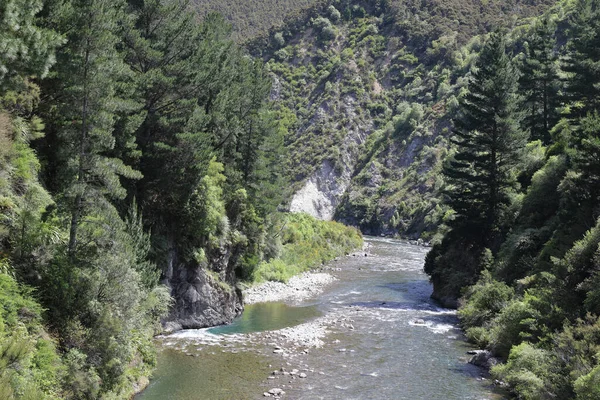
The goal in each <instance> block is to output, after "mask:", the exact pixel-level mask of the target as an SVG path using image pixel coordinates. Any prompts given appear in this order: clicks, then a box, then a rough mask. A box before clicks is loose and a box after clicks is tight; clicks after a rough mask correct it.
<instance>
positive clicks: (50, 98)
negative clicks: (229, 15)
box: [0, 0, 362, 399]
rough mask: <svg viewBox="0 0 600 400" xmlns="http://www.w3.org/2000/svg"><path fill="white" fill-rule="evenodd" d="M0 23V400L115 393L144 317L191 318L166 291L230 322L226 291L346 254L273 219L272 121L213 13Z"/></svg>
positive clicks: (133, 384)
mask: <svg viewBox="0 0 600 400" xmlns="http://www.w3.org/2000/svg"><path fill="white" fill-rule="evenodd" d="M0 20H1V21H2V24H1V25H0V48H1V49H2V51H1V54H0V398H2V399H13V398H19V399H21V398H22V399H44V398H48V399H54V398H73V399H95V398H103V399H110V398H127V397H129V396H130V395H131V394H132V393H133V392H134V390H136V388H137V387H139V385H140V384H141V383H142V382H143V381H144V380H145V379H146V377H147V376H148V375H149V372H150V371H151V370H152V368H153V367H154V365H155V362H156V360H155V350H154V346H153V343H152V342H151V339H152V336H153V335H155V334H156V333H158V332H160V330H161V329H162V328H161V324H160V322H161V321H162V322H165V321H169V320H175V321H179V320H181V319H182V317H181V313H182V311H181V309H180V308H181V307H183V306H189V307H191V308H193V306H196V307H199V306H198V305H197V304H196V303H197V302H196V303H194V302H192V304H191V306H190V304H188V303H189V302H186V301H187V298H183V300H182V296H181V293H180V292H181V291H185V293H192V289H193V291H194V292H193V293H195V294H194V295H193V296H192V297H194V298H195V297H198V296H197V291H202V292H203V293H204V292H209V291H212V292H214V293H215V294H216V295H219V296H221V298H224V299H227V300H228V301H229V303H228V305H229V306H230V308H231V310H230V311H231V312H230V313H229V314H227V313H225V312H222V314H223V315H222V316H220V317H219V318H220V319H217V320H211V321H208V320H202V321H194V322H193V323H195V324H196V325H198V326H202V324H205V325H206V324H210V323H212V324H216V323H224V322H228V321H229V322H230V321H231V318H233V317H234V316H235V315H238V314H239V313H240V312H241V309H242V307H243V305H242V299H241V290H240V289H239V287H238V286H237V285H238V283H239V282H241V281H243V282H248V283H251V282H254V281H260V280H264V279H272V280H282V281H285V280H286V279H287V278H289V276H290V275H291V274H293V273H298V272H301V271H303V270H305V269H308V268H311V267H313V266H314V265H320V264H321V263H322V262H323V261H325V260H328V259H331V258H334V257H336V256H339V255H341V254H344V253H347V252H349V251H351V250H352V249H354V248H356V247H358V246H360V244H361V243H362V238H361V237H360V234H359V233H358V231H356V230H355V229H349V228H346V227H344V226H342V225H341V224H336V223H326V222H318V221H315V220H314V219H312V218H310V217H309V216H303V215H293V216H287V215H284V214H281V213H279V212H277V208H278V205H279V204H281V203H282V201H283V199H284V196H285V195H286V193H287V191H285V190H282V188H284V187H285V186H286V184H285V176H284V174H283V171H282V168H281V165H282V161H283V159H284V158H285V153H284V151H285V150H284V148H283V139H284V137H285V136H286V132H287V126H286V125H285V124H284V123H282V122H281V121H282V120H283V119H282V118H280V116H279V111H278V110H277V109H276V108H274V107H273V105H272V103H271V102H270V101H269V93H270V89H271V79H270V78H269V77H268V75H267V73H266V71H265V69H264V65H263V62H262V61H261V60H260V59H255V58H252V57H250V56H248V54H247V52H246V51H245V50H244V49H242V48H241V47H239V46H238V45H236V44H235V43H234V42H233V39H232V38H231V27H230V25H229V24H228V23H227V22H226V21H225V20H224V19H223V18H222V17H220V16H218V15H216V14H209V15H206V16H205V17H204V18H202V21H201V22H199V19H198V16H197V14H196V13H194V12H193V11H192V9H191V8H190V7H189V2H187V1H179V0H167V1H162V0H151V1H143V2H140V1H125V0H123V1H114V0H93V1H88V0H86V1H80V0H47V1H42V0H9V1H3V2H1V3H0ZM309 249H310V251H308V250H309ZM298 260H301V262H298ZM194 285H195V286H194ZM182 302H183V303H182ZM182 304H183V305H182ZM223 307H225V306H223ZM185 311H186V312H188V311H189V310H187V309H186V310H185ZM191 311H192V312H194V313H196V314H202V312H204V311H206V310H202V309H195V308H193V309H192V310H191ZM209 311H212V310H209ZM217 311H220V310H217ZM206 312H208V311H206ZM213 314H215V313H213ZM186 316H187V314H186ZM179 326H180V327H181V324H180V325H179Z"/></svg>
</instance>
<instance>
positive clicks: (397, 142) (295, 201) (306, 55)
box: [249, 1, 551, 238]
mask: <svg viewBox="0 0 600 400" xmlns="http://www.w3.org/2000/svg"><path fill="white" fill-rule="evenodd" d="M550 3H551V2H544V1H541V2H520V1H514V2H503V1H490V2H487V3H486V5H485V6H484V5H483V4H482V3H480V2H478V1H460V2H435V1H433V2H425V3H422V2H416V1H415V2H411V1H403V2H400V1H376V2H361V1H349V2H346V1H330V2H328V3H325V4H324V5H323V4H321V3H319V5H318V7H315V8H314V9H312V11H311V12H310V13H308V14H306V15H305V16H304V20H303V23H300V22H299V20H298V18H293V19H292V20H291V21H290V22H289V23H288V25H286V26H284V27H282V28H275V29H272V30H271V33H270V36H269V37H268V38H265V37H259V38H257V39H256V40H255V41H254V42H251V43H250V44H249V46H250V48H251V49H252V50H253V51H254V52H256V53H257V54H262V56H263V58H264V59H265V60H267V63H266V67H267V69H268V70H269V71H270V72H271V73H272V76H273V79H274V81H275V84H274V87H273V90H272V93H271V96H272V98H273V99H276V100H279V102H278V103H279V104H280V105H279V107H280V111H281V115H282V116H283V117H284V118H285V119H284V121H285V123H286V125H287V126H288V131H289V135H288V136H287V137H286V139H285V145H286V147H287V148H288V149H289V151H290V152H291V157H290V158H289V161H288V168H287V170H288V171H289V179H290V180H291V181H292V182H293V189H294V192H295V196H294V197H293V198H292V201H291V204H290V206H291V209H292V210H300V211H307V212H310V213H311V214H313V215H316V216H318V217H320V218H324V219H330V218H335V219H336V220H339V221H342V222H345V223H347V224H350V225H354V226H358V227H360V229H361V230H362V231H363V232H366V233H371V234H380V233H386V234H400V235H406V236H411V237H419V236H422V237H423V238H428V237H429V238H430V237H431V235H432V234H433V233H434V232H436V231H437V227H438V226H439V224H440V223H441V222H442V221H443V220H444V218H445V217H446V216H447V211H448V208H447V207H446V206H445V205H444V204H443V203H442V201H441V192H440V190H441V189H442V187H443V185H444V180H443V176H442V175H441V173H440V171H441V168H442V163H443V161H444V160H445V159H446V158H447V156H448V154H449V150H450V149H451V147H452V146H451V144H450V142H449V137H450V134H451V130H452V129H451V123H450V121H451V119H452V118H453V117H454V116H455V113H456V110H457V105H458V99H459V98H460V97H461V96H463V95H464V93H465V90H466V88H465V87H466V84H467V78H468V76H469V74H470V70H471V68H472V65H473V62H474V60H475V58H476V55H477V52H478V51H479V50H480V48H481V45H482V41H483V37H481V36H477V35H481V34H485V33H486V32H488V31H489V30H490V29H491V28H492V27H493V26H495V25H501V26H505V27H514V26H523V25H525V24H526V23H527V22H526V17H531V16H536V15H539V14H540V13H541V12H542V11H543V10H544V9H546V8H547V7H548V5H549V4H550Z"/></svg>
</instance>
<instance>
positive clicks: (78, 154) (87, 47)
mask: <svg viewBox="0 0 600 400" xmlns="http://www.w3.org/2000/svg"><path fill="white" fill-rule="evenodd" d="M63 7H64V8H63V9H62V10H61V13H59V14H57V15H59V16H60V19H59V20H58V21H57V25H58V26H59V29H61V30H63V31H65V32H67V39H68V42H67V45H66V46H65V47H64V48H63V49H61V51H60V52H59V54H58V57H59V60H60V63H59V65H58V67H57V74H56V77H55V79H56V81H55V82H56V83H57V85H56V86H54V87H53V88H52V89H54V90H56V92H54V93H52V96H54V97H55V98H56V99H57V100H58V103H59V110H60V111H59V113H60V115H59V118H60V120H59V121H55V122H54V123H55V129H57V134H58V137H59V138H60V139H61V144H62V149H61V150H62V154H63V157H64V161H65V163H66V165H65V167H66V168H65V171H64V172H63V173H64V178H63V179H65V182H64V184H65V187H64V190H65V198H67V199H69V200H68V205H67V207H68V209H69V210H70V214H71V218H70V220H71V221H70V228H69V246H68V248H69V253H70V254H74V253H75V251H76V250H77V243H78V240H77V239H78V235H77V233H78V228H79V226H80V224H81V223H82V219H83V218H85V217H86V215H89V214H90V213H93V212H95V211H98V210H105V211H107V212H110V210H111V209H113V205H112V204H111V202H110V200H111V199H122V198H124V197H125V195H126V192H125V189H124V188H123V187H122V186H121V183H120V176H124V177H127V178H131V179H136V178H140V177H141V176H140V174H139V173H138V172H136V171H134V170H133V169H132V168H131V167H129V166H127V165H125V164H124V163H123V161H122V160H121V159H118V158H114V157H109V156H108V154H109V153H110V152H111V151H112V150H113V149H114V146H115V137H114V130H115V121H116V114H117V112H119V111H121V110H122V105H123V99H120V98H119V97H118V96H117V87H118V86H119V82H121V81H123V80H124V79H125V78H126V77H127V74H128V68H127V66H126V65H125V64H124V63H123V60H122V56H121V55H120V54H119V52H118V51H117V48H116V46H117V43H118V40H119V38H118V36H117V35H116V33H117V31H118V24H117V22H118V18H119V14H120V13H121V12H123V8H124V4H122V3H121V2H114V1H109V0H93V1H83V0H81V1H73V2H72V3H66V4H65V5H64V6H63Z"/></svg>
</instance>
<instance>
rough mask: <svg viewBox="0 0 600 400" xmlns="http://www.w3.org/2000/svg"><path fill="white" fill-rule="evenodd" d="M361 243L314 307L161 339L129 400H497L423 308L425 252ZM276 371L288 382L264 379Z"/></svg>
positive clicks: (436, 311)
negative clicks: (152, 364)
mask: <svg viewBox="0 0 600 400" xmlns="http://www.w3.org/2000/svg"><path fill="white" fill-rule="evenodd" d="M367 242H368V243H369V245H370V247H369V256H368V257H363V256H361V257H346V258H343V259H342V260H340V261H338V262H336V263H333V264H332V265H331V267H332V271H331V274H332V275H334V276H335V277H336V278H337V280H336V281H335V282H334V283H332V284H330V285H329V286H327V287H326V289H325V290H324V291H323V293H322V294H321V295H318V296H316V297H315V298H312V299H308V300H304V301H301V302H296V303H291V304H286V303H263V304H256V305H252V306H248V307H247V309H246V311H245V312H244V315H243V316H242V317H241V318H239V319H238V320H236V321H235V322H234V324H232V325H230V326H226V327H218V328H212V329H201V330H188V331H182V332H179V333H177V334H174V335H171V336H167V337H163V338H160V339H159V340H158V346H159V363H158V369H157V371H156V373H155V375H154V377H153V378H152V380H151V384H150V386H149V387H148V389H146V390H145V391H144V392H143V393H142V394H141V395H138V396H137V397H136V399H138V400H154V399H174V400H192V399H194V400H196V399H259V398H264V397H263V393H264V392H266V391H268V390H270V389H272V388H280V389H282V390H284V391H285V393H286V394H285V395H284V396H283V398H288V399H411V400H418V399H427V400H430V399H440V400H450V399H457V400H458V399H460V400H466V399H477V400H479V399H499V398H501V396H500V395H499V394H495V393H493V391H492V388H491V385H490V382H489V380H488V379H484V378H483V377H482V374H483V371H481V370H480V369H479V368H477V367H475V366H472V365H470V364H468V363H466V361H467V359H468V356H467V355H466V351H467V350H468V349H469V348H470V347H469V346H468V345H467V344H466V343H465V341H464V338H463V336H462V333H461V332H460V330H459V329H458V328H457V318H456V314H455V312H454V311H452V310H447V309H443V308H440V307H438V306H437V305H436V304H435V303H434V302H432V301H431V300H430V298H429V296H430V294H431V286H430V284H429V282H428V279H427V276H426V275H425V274H424V273H423V262H424V258H425V255H426V253H427V250H428V249H426V248H423V247H418V246H413V245H410V244H408V243H406V242H402V241H397V240H391V239H379V238H368V239H367ZM282 368H283V369H284V370H285V371H288V372H289V371H292V374H291V375H288V372H286V373H285V375H283V374H281V373H279V374H277V375H272V373H273V371H275V370H278V371H279V370H280V369H282ZM294 370H297V371H294ZM300 373H302V374H303V376H302V377H299V374H300ZM304 375H306V376H304Z"/></svg>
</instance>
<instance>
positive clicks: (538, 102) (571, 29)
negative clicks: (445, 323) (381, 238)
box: [425, 0, 600, 399]
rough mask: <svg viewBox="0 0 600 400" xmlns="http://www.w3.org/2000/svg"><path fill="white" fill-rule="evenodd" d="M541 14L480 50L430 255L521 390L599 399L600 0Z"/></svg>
mask: <svg viewBox="0 0 600 400" xmlns="http://www.w3.org/2000/svg"><path fill="white" fill-rule="evenodd" d="M530 22H531V23H530V24H528V25H527V26H523V27H520V28H516V29H513V30H511V31H500V32H496V33H494V34H493V35H491V36H490V37H489V38H488V39H487V40H486V42H485V44H484V46H483V48H482V50H481V52H479V54H478V56H477V61H476V63H475V68H474V70H473V73H472V74H471V77H470V79H469V81H468V85H467V87H466V90H467V91H466V94H465V96H464V97H463V98H462V99H461V100H460V102H459V106H458V113H457V118H456V119H455V121H454V128H455V129H454V136H453V138H452V141H453V143H454V145H455V146H456V147H455V149H456V150H455V152H454V154H453V155H452V156H451V158H450V159H449V160H448V162H447V163H446V164H445V166H444V169H443V171H442V172H443V175H444V177H445V183H446V185H445V188H444V193H445V204H446V205H447V206H448V207H449V208H450V209H451V210H452V215H451V216H450V218H448V219H447V226H446V229H447V231H446V233H445V235H444V236H443V239H442V240H441V241H439V242H436V243H435V245H434V247H433V248H432V250H431V252H430V253H429V254H428V256H427V261H426V265H425V269H426V272H428V273H429V274H430V275H431V278H432V281H433V283H434V296H435V297H436V298H438V299H440V300H441V301H443V302H445V303H448V304H451V303H454V305H459V311H458V313H459V317H460V318H461V322H462V324H463V327H464V328H465V330H466V334H467V337H468V338H469V339H470V340H471V341H473V342H474V343H476V344H477V345H478V346H480V347H481V348H484V349H486V350H487V351H488V352H489V353H488V355H494V356H496V357H498V359H499V360H500V361H502V362H503V364H500V365H497V366H495V367H493V368H492V375H493V377H495V378H497V379H499V380H500V381H502V382H503V383H504V384H505V385H507V387H508V388H509V389H510V390H511V391H512V393H513V394H514V395H515V396H517V397H518V398H522V399H551V398H559V399H596V398H599V397H600V381H599V379H598V376H599V375H598V374H599V371H600V365H599V363H598V358H597V356H598V349H599V347H598V346H599V345H600V340H599V338H600V336H599V335H598V332H599V327H600V322H599V321H600V319H599V315H600V303H599V301H598V299H599V292H598V288H599V286H598V283H599V275H598V271H599V269H598V267H599V266H598V260H599V255H600V253H599V251H600V250H599V249H600V235H599V225H598V221H599V220H598V218H599V216H600V213H599V209H598V204H599V198H598V196H599V193H600V191H599V189H600V186H599V185H600V179H599V171H600V166H599V164H598V163H599V157H598V155H599V154H600V139H599V134H600V124H599V120H598V113H599V111H600V109H599V99H600V92H599V91H598V88H599V87H600V85H599V80H600V75H599V74H598V68H597V66H598V64H599V63H600V54H599V53H598V43H599V42H598V40H599V38H600V2H598V1H596V0H578V1H565V2H560V3H559V4H557V5H556V6H555V7H553V8H552V9H551V10H550V11H549V12H548V13H546V14H545V15H544V16H542V17H540V18H538V19H536V20H532V21H530ZM457 299H458V302H457ZM484 361H485V359H484ZM489 365H494V362H493V361H492V362H491V363H489V362H488V366H489Z"/></svg>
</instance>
